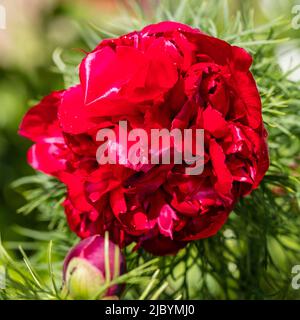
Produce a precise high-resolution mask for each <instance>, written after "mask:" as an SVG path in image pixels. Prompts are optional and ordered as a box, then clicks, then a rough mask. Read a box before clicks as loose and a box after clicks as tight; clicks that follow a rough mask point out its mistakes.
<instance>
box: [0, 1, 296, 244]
mask: <svg viewBox="0 0 300 320" xmlns="http://www.w3.org/2000/svg"><path fill="white" fill-rule="evenodd" d="M216 1H217V0H216ZM132 2H133V1H130V0H128V1H125V0H123V1H121V0H119V1H117V0H74V1H67V0H65V1H64V0H0V5H2V6H4V8H5V9H6V16H7V28H6V29H5V30H0V185H1V194H0V234H1V236H2V238H3V239H5V240H6V241H7V240H11V239H14V240H16V237H17V235H15V234H14V232H13V230H12V228H11V227H12V226H13V225H16V224H18V225H22V226H28V227H29V226H30V227H31V228H34V227H36V226H35V225H33V224H36V223H37V222H33V220H32V219H33V216H32V215H30V216H28V217H26V216H25V217H24V216H22V215H20V214H17V213H16V211H17V209H18V208H19V207H20V206H21V205H22V204H24V199H23V198H21V197H20V196H19V195H18V194H17V193H16V192H14V191H13V190H12V188H11V187H10V184H11V182H12V181H14V180H15V179H17V178H20V177H22V176H26V175H30V174H32V173H33V170H32V169H31V168H30V167H29V166H28V165H27V162H26V151H27V149H28V147H29V145H30V143H29V142H28V141H26V140H25V139H23V138H21V137H19V136H18V135H17V130H18V125H19V123H20V121H21V119H22V116H23V115H24V113H25V112H26V110H28V108H29V107H30V106H31V105H32V104H33V103H34V102H35V101H37V100H38V99H40V98H41V97H42V96H43V95H46V94H48V93H49V92H50V91H52V90H57V89H60V88H62V87H63V79H62V76H61V75H60V74H59V73H58V72H57V71H56V69H55V68H54V65H55V64H54V62H53V52H54V51H55V49H57V48H61V49H63V50H64V52H77V55H78V62H79V61H80V56H81V55H82V56H83V54H81V53H80V52H79V50H78V49H79V48H81V49H84V50H89V47H88V44H87V43H86V41H85V40H84V39H85V38H86V37H85V32H84V31H83V30H85V26H90V25H92V24H95V25H97V26H100V27H105V26H106V25H110V27H109V28H111V25H112V24H113V21H116V20H117V19H120V17H122V15H124V9H126V8H127V13H126V14H127V15H130V14H131V13H130V12H131V11H130V6H131V5H132ZM139 2H140V4H141V6H142V8H143V11H144V15H146V16H147V15H148V16H151V14H152V12H153V8H154V7H155V6H157V4H158V2H159V1H158V0H148V1H147V0H140V1H139ZM228 2H229V4H230V8H231V10H232V13H235V12H236V11H237V10H239V9H240V8H241V7H242V6H245V7H247V6H249V8H250V7H252V8H254V13H255V15H254V18H255V23H256V24H257V25H259V24H260V23H264V22H266V21H268V20H272V19H276V18H278V17H279V16H286V17H287V18H288V19H290V21H292V18H293V14H292V7H293V6H294V5H295V4H297V1H278V0H277V1H273V0H263V1H245V0H240V1H237V0H229V1H228ZM299 3H300V1H299ZM136 18H137V17H132V19H136ZM109 30H111V29H109ZM288 33H289V34H288V36H289V37H290V38H291V40H290V41H288V42H287V43H285V44H283V45H282V44H281V45H280V46H279V47H278V59H279V62H280V65H281V66H282V68H285V69H286V68H290V67H291V66H293V65H295V64H297V63H299V62H300V53H299V49H297V48H298V47H297V46H298V39H299V35H300V29H299V30H293V29H292V27H291V28H290V31H289V32H288ZM99 40H100V39H99ZM76 50H77V51H76ZM286 52H288V55H287V54H286ZM291 78H294V79H295V80H297V79H299V71H298V73H297V72H294V73H293V74H292V75H291Z"/></svg>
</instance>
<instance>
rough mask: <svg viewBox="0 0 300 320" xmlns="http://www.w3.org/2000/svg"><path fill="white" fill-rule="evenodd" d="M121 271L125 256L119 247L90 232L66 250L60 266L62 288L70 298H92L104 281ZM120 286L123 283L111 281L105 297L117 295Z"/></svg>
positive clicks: (122, 271) (116, 275) (99, 290)
mask: <svg viewBox="0 0 300 320" xmlns="http://www.w3.org/2000/svg"><path fill="white" fill-rule="evenodd" d="M106 241H107V242H106ZM105 244H106V245H105ZM106 258H107V260H108V261H105V260H106ZM124 271H125V259H124V257H123V255H122V254H121V252H120V249H119V247H118V246H117V245H115V244H114V243H113V242H111V241H109V240H108V239H107V240H105V239H104V238H103V237H101V236H98V235H96V236H92V237H89V238H86V239H84V240H82V241H81V242H79V243H78V244H77V245H76V246H75V247H73V248H72V249H71V250H70V252H69V253H68V255H67V257H66V259H65V262H64V269H63V280H64V286H63V291H64V293H66V294H67V295H68V296H69V297H70V298H72V299H94V298H96V297H97V295H98V294H99V293H100V292H101V288H103V286H105V285H106V284H107V281H111V280H113V279H114V278H116V277H118V276H119V275H121V274H122V273H124ZM123 289H124V286H123V285H112V286H111V287H109V288H108V289H107V290H105V291H104V292H103V295H104V296H105V297H107V298H108V297H110V296H118V295H120V293H121V292H122V290H123Z"/></svg>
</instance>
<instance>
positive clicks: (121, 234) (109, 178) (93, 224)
mask: <svg viewBox="0 0 300 320" xmlns="http://www.w3.org/2000/svg"><path fill="white" fill-rule="evenodd" d="M251 63H252V58H251V56H250V55H249V54H248V53H247V52H246V51H245V50H243V49H241V48H238V47H235V46H231V45H229V44H228V43H226V42H224V41H222V40H220V39H217V38H213V37H210V36H208V35H206V34H204V33H202V32H201V31H200V30H197V29H193V28H190V27H189V26H186V25H183V24H179V23H175V22H162V23H158V24H155V25H150V26H147V27H146V28H144V29H143V30H141V31H139V32H132V33H130V34H127V35H124V36H122V37H120V38H118V39H109V40H104V41H102V42H101V43H100V44H99V45H98V46H97V47H96V49H95V50H94V51H93V52H91V53H88V54H87V55H86V57H85V58H84V60H83V61H82V63H81V65H80V69H79V72H80V83H79V84H78V85H76V86H74V87H71V88H68V89H67V90H65V91H61V92H54V93H52V94H51V95H50V96H48V97H46V98H44V99H43V100H42V101H41V102H40V104H38V105H37V106H35V107H33V108H32V109H31V110H29V112H28V113H27V114H26V116H25V117H24V120H23V122H22V124H21V127H20V134H21V135H23V136H25V137H27V138H29V139H31V140H32V141H34V142H35V144H34V145H33V147H31V149H30V151H29V155H28V161H29V163H30V164H31V165H32V166H33V167H34V168H35V169H37V170H40V171H43V172H45V173H47V174H51V175H53V176H55V177H57V178H58V179H60V180H61V181H62V182H63V183H65V184H66V186H67V189H68V193H67V198H66V201H65V202H64V207H65V212H66V215H67V219H68V222H69V225H70V227H71V229H72V230H73V231H74V232H76V233H77V234H78V236H80V237H81V238H86V237H89V236H91V235H94V234H101V235H103V234H104V232H105V231H106V230H108V231H109V232H110V237H111V238H112V239H113V241H115V242H117V243H119V244H120V245H121V246H125V245H127V244H129V243H131V242H132V241H136V242H137V243H138V246H142V247H144V248H145V249H146V250H147V251H149V252H152V253H154V254H157V255H164V254H170V253H175V252H176V251H178V250H179V249H180V248H182V247H184V246H185V245H186V244H187V243H188V242H189V241H192V240H197V239H201V238H206V237H210V236H212V235H214V234H215V233H216V232H217V231H218V230H219V229H220V228H221V227H222V225H223V224H224V223H225V221H226V219H227V217H228V215H229V213H230V212H231V211H232V209H233V207H234V205H235V203H236V202H237V201H238V200H239V198H240V197H242V196H244V195H246V194H249V193H250V192H251V191H252V190H253V189H255V188H257V186H258V185H259V183H260V181H261V180H262V178H263V176H264V174H265V172H266V171H267V169H268V166H269V159H268V150H267V145H266V136H267V134H266V130H265V129H264V126H263V122H262V111H261V101H260V97H259V93H258V90H257V87H256V84H255V81H254V79H253V77H252V74H251V73H250V71H249V67H250V65H251ZM123 120H126V121H127V123H128V126H129V129H135V128H143V129H145V130H146V131H148V130H151V129H153V128H156V129H162V128H166V129H169V130H171V129H174V128H178V129H180V130H183V129H187V128H191V129H204V161H205V163H204V171H203V172H202V173H201V174H199V175H194V176H192V175H187V174H186V173H185V167H187V166H188V164H187V163H183V164H174V163H173V164H172V163H171V164H169V165H166V164H164V165H163V164H161V165H132V164H121V163H118V164H114V165H113V164H105V165H99V163H98V162H97V159H96V153H97V149H98V147H99V145H101V142H99V141H97V132H98V131H99V129H102V128H110V129H112V130H114V131H115V132H116V134H118V132H119V129H120V128H119V121H123ZM119 138H120V137H119ZM102 143H103V142H102ZM118 143H120V141H119V140H118ZM112 147H113V144H112V143H111V144H108V148H112ZM119 150H122V148H121V149H119ZM160 152H161V150H160ZM127 156H128V155H126V154H124V153H122V152H121V153H119V154H118V157H119V159H120V158H124V157H125V158H126V157H127Z"/></svg>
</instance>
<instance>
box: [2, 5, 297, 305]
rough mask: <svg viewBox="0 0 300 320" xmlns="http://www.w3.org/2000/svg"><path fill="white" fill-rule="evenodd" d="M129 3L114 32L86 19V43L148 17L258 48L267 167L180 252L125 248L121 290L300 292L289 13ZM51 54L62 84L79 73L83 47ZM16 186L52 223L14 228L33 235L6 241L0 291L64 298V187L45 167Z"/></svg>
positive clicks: (5, 295)
mask: <svg viewBox="0 0 300 320" xmlns="http://www.w3.org/2000/svg"><path fill="white" fill-rule="evenodd" d="M246 2H247V1H245V3H246ZM129 3H130V4H131V8H130V9H129V10H130V15H129V14H128V12H127V13H126V12H125V13H124V16H122V17H121V18H120V19H119V20H116V21H112V22H111V23H110V25H109V26H106V28H107V30H109V32H108V31H106V30H104V29H103V28H102V27H99V26H86V25H85V26H82V27H80V28H81V29H80V30H81V33H82V35H83V38H84V39H85V41H86V43H87V46H88V47H90V48H93V47H94V46H95V45H96V44H97V43H98V42H99V41H100V40H101V39H103V38H106V37H114V36H118V35H120V34H123V33H124V32H129V31H132V30H133V29H140V28H142V27H143V26H145V25H147V24H149V23H154V22H158V21H162V20H175V21H180V22H183V23H187V24H189V25H191V26H194V27H198V28H200V29H202V30H203V31H204V32H207V33H208V34H210V35H213V36H216V37H220V38H222V39H224V40H226V41H228V42H229V43H231V44H234V45H239V46H242V47H244V48H245V49H247V50H248V51H250V52H251V54H252V55H253V60H254V62H253V66H252V70H251V71H252V72H253V74H254V77H255V79H256V81H257V84H258V87H259V91H260V93H261V98H262V105H263V118H264V122H265V125H266V128H267V130H268V132H269V151H270V158H271V166H270V169H269V171H268V173H267V174H266V176H265V178H264V180H263V182H262V183H261V186H260V187H259V188H258V189H257V190H255V191H254V192H253V193H252V194H251V195H250V196H247V197H246V198H244V199H241V200H240V202H239V203H238V204H237V206H236V208H235V210H234V212H232V213H231V215H230V217H229V220H228V222H227V223H226V225H225V226H224V227H223V229H222V230H221V231H220V232H219V233H218V234H217V235H216V236H215V237H212V238H209V239H205V240H201V241H196V242H193V243H190V244H189V245H188V246H187V247H186V248H185V249H183V250H181V251H180V252H179V253H178V254H177V255H176V256H169V257H160V258H155V259H154V257H153V256H151V255H150V254H147V253H145V252H144V251H143V250H139V251H137V252H134V251H133V250H132V249H133V247H132V246H130V247H128V248H126V249H125V254H126V258H127V265H128V273H126V274H125V275H124V276H123V278H122V279H121V280H122V281H125V282H126V283H127V289H126V291H125V294H124V296H123V297H122V298H124V299H146V298H152V299H166V298H168V299H177V298H183V299H278V298H299V297H300V292H298V291H296V290H293V289H292V287H291V278H292V274H291V269H292V266H293V265H295V264H300V237H299V231H300V215H299V214H300V212H299V200H300V197H299V163H297V162H296V160H295V159H297V157H298V160H299V151H300V142H299V141H300V139H299V137H300V127H299V123H300V108H299V106H300V99H299V98H300V96H299V88H300V84H299V83H296V82H291V81H289V80H288V73H283V72H282V71H281V69H280V68H279V66H278V64H277V60H276V57H275V49H276V45H277V44H278V43H284V42H286V41H288V39H287V38H286V34H287V31H288V30H289V28H290V21H289V20H285V19H284V18H282V19H277V20H275V21H272V22H269V23H268V24H266V25H261V26H255V24H254V22H253V21H254V19H253V17H254V12H253V11H252V10H250V9H249V8H248V7H247V6H245V8H244V10H241V11H238V12H235V13H234V15H232V14H230V6H229V5H228V3H227V1H199V0H195V1H194V0H189V1H187V0H186V1H184V0H183V1H173V0H172V1H170V0H169V1H167V0H163V1H160V6H158V7H157V9H156V12H155V13H153V15H151V16H150V15H147V14H146V13H145V12H143V11H142V10H141V8H140V6H139V5H138V4H137V3H136V2H135V1H130V2H129ZM247 3H248V2H247ZM127 10H128V7H127ZM53 57H54V62H55V65H56V72H61V73H62V75H63V77H64V79H65V83H66V86H69V85H70V84H72V83H74V81H77V77H78V74H77V70H76V64H78V63H79V62H80V57H78V53H76V55H75V56H74V54H73V53H71V52H67V53H66V52H62V50H60V49H57V50H56V51H55V53H54V55H53ZM70 57H71V58H70ZM74 60H75V61H74ZM65 61H68V63H67V62H65ZM70 61H74V63H70ZM13 187H14V188H15V189H17V190H18V191H20V192H21V193H22V194H23V195H24V197H25V199H26V204H25V206H24V207H23V208H21V209H20V213H22V214H25V215H29V214H30V216H28V219H37V220H39V221H41V222H43V223H46V224H47V226H48V228H46V227H45V230H43V231H40V230H39V231H37V230H28V229H25V228H22V227H16V232H18V233H19V234H21V235H23V236H25V237H26V238H27V239H28V241H27V242H24V243H18V244H16V243H12V242H10V243H5V242H4V243H3V245H1V246H0V264H5V265H6V266H7V270H8V271H7V274H8V283H7V289H6V290H0V298H2V299H11V298H20V299H62V298H63V297H62V296H61V294H60V286H61V268H62V261H63V258H64V256H65V254H66V252H67V251H68V249H69V248H70V247H71V246H73V245H74V244H75V243H76V242H77V239H76V237H75V236H74V235H73V234H71V233H70V231H69V229H68V226H67V224H66V220H65V218H64V213H63V209H62V207H61V206H60V204H61V202H62V200H63V198H64V194H65V189H64V187H63V186H62V185H61V184H60V183H59V182H57V181H55V180H54V179H52V178H50V177H47V176H45V175H42V174H36V175H35V176H33V177H26V178H22V179H20V180H19V181H17V182H15V183H14V185H13ZM43 225H45V224H43ZM49 242H50V245H49ZM52 244H53V245H52ZM3 246H4V247H5V248H6V249H7V250H12V251H13V252H14V250H15V249H18V247H21V251H20V252H21V255H20V254H18V253H15V254H14V256H15V259H14V261H13V260H12V259H11V258H10V257H9V256H8V253H7V251H6V250H5V249H4V247H3ZM25 252H27V255H28V256H29V257H30V258H28V256H27V255H26V254H25ZM1 261H2V262H1ZM154 271H155V272H154Z"/></svg>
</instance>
